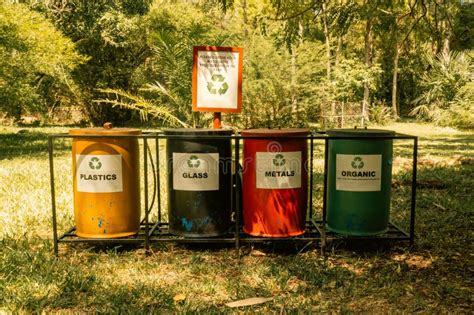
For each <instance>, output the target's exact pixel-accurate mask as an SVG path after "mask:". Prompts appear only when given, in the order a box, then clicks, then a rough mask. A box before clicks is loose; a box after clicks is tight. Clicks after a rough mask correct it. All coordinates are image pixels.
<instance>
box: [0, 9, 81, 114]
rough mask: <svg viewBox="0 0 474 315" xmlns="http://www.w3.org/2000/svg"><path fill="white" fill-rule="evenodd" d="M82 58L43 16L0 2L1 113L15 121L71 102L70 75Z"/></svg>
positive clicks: (73, 87)
mask: <svg viewBox="0 0 474 315" xmlns="http://www.w3.org/2000/svg"><path fill="white" fill-rule="evenodd" d="M85 61H86V58H84V57H83V56H81V55H80V54H79V53H78V52H77V51H76V49H75V45H74V44H73V43H72V41H71V40H70V39H68V38H67V37H65V36H64V35H63V34H61V33H60V32H59V31H57V30H56V29H55V28H54V26H53V25H52V24H51V23H50V22H49V21H47V20H46V19H45V18H44V17H43V16H41V15H40V14H38V13H36V12H32V11H31V10H29V9H28V7H27V6H25V5H23V4H8V3H6V2H4V1H0V111H4V112H7V113H9V114H10V115H12V116H13V117H15V118H16V119H17V120H18V119H20V116H21V115H22V114H24V113H25V112H28V111H30V112H31V111H35V112H38V111H39V112H46V111H47V110H48V108H49V107H51V106H54V104H55V103H57V102H72V101H73V98H74V95H73V93H74V89H75V86H74V83H73V81H72V80H71V71H73V70H74V69H75V68H77V66H78V65H80V64H81V63H84V62H85Z"/></svg>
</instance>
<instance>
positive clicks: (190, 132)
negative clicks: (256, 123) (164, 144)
mask: <svg viewBox="0 0 474 315" xmlns="http://www.w3.org/2000/svg"><path fill="white" fill-rule="evenodd" d="M163 132H164V134H165V135H183V136H214V135H220V136H230V135H232V134H233V133H234V131H233V130H232V129H206V128H176V129H164V130H163Z"/></svg>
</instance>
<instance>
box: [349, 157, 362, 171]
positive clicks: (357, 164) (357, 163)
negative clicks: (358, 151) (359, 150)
mask: <svg viewBox="0 0 474 315" xmlns="http://www.w3.org/2000/svg"><path fill="white" fill-rule="evenodd" d="M351 165H352V168H355V169H361V168H363V167H364V161H362V158H361V157H360V156H356V157H355V158H354V160H353V161H352V163H351Z"/></svg>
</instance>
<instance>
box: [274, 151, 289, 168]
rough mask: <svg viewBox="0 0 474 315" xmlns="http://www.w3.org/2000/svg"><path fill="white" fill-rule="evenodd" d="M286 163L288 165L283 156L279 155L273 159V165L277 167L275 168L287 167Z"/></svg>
mask: <svg viewBox="0 0 474 315" xmlns="http://www.w3.org/2000/svg"><path fill="white" fill-rule="evenodd" d="M285 163H286V160H285V157H284V156H283V154H277V155H275V157H274V158H273V165H275V166H283V165H285Z"/></svg>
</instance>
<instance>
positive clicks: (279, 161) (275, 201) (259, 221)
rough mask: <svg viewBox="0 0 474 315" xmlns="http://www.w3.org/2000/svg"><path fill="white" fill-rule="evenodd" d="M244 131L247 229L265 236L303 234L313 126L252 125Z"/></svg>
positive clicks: (248, 232) (244, 187) (244, 201)
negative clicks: (269, 127)
mask: <svg viewBox="0 0 474 315" xmlns="http://www.w3.org/2000/svg"><path fill="white" fill-rule="evenodd" d="M241 134H242V136H244V149H243V151H244V162H243V221H244V226H243V229H244V232H245V233H247V234H250V235H253V236H263V237H289V236H296V235H300V234H303V233H304V231H305V219H306V208H307V200H308V196H307V190H308V171H307V168H306V166H307V159H308V149H307V140H306V138H305V136H307V135H308V134H309V130H307V129H251V130H245V131H242V133H241ZM252 137H258V138H256V139H252ZM282 137H286V138H282Z"/></svg>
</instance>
